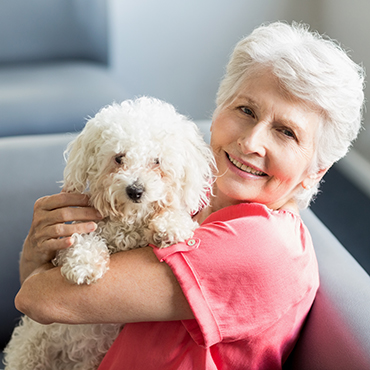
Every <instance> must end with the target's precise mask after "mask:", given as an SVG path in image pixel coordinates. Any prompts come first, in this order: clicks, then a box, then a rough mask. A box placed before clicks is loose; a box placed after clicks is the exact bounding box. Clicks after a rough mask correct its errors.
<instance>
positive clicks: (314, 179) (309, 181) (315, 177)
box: [301, 167, 330, 190]
mask: <svg viewBox="0 0 370 370" xmlns="http://www.w3.org/2000/svg"><path fill="white" fill-rule="evenodd" d="M329 168H330V167H328V168H324V169H322V170H319V171H318V172H316V173H314V174H311V175H308V176H307V177H306V178H305V179H304V180H303V181H302V183H301V185H302V187H303V188H304V189H307V190H308V189H311V188H312V187H313V186H315V185H316V184H318V183H319V182H320V181H321V179H322V178H323V176H324V175H325V174H326V172H328V170H329Z"/></svg>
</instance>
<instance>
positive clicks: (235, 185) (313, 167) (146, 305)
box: [16, 22, 363, 370]
mask: <svg viewBox="0 0 370 370" xmlns="http://www.w3.org/2000/svg"><path fill="white" fill-rule="evenodd" d="M362 105H363V71H362V69H361V68H360V67H359V66H358V65H356V64H355V63H353V62H352V61H351V60H350V58H349V57H348V56H347V55H346V54H345V52H343V51H342V50H341V49H340V47H339V46H337V45H336V44H335V43H333V42H331V41H329V40H325V39H323V38H322V37H320V36H319V35H318V34H316V33H311V32H309V31H308V29H307V27H306V26H303V25H298V24H293V25H292V26H289V25H287V24H284V23H279V22H278V23H273V24H270V25H267V26H261V27H259V28H257V29H256V30H255V31H254V32H253V33H252V34H251V35H250V36H248V37H246V38H245V39H243V40H241V41H240V42H239V43H238V44H237V46H236V48H235V50H234V53H233V54H232V56H231V60H230V62H229V65H228V67H227V72H226V76H225V78H224V79H223V81H222V83H221V86H220V89H219V92H218V96H217V109H216V111H215V113H214V117H213V122H212V127H211V146H212V149H213V151H214V154H215V158H216V161H217V165H218V169H219V173H218V175H217V177H216V181H215V184H214V197H212V199H211V205H210V206H209V207H208V208H205V209H202V210H200V211H199V213H198V214H197V215H196V216H194V217H195V218H196V220H197V221H198V222H199V223H200V225H201V226H200V227H199V228H198V229H197V230H196V232H195V235H194V240H195V243H194V242H192V243H180V244H177V245H174V246H171V247H169V248H167V249H162V250H159V249H156V248H152V247H146V248H142V249H137V250H132V251H128V252H121V253H117V254H115V255H114V256H112V258H111V266H110V270H109V272H108V273H107V274H106V275H105V276H104V277H103V278H102V279H101V280H100V281H99V282H98V283H96V284H93V285H91V286H73V285H70V284H68V283H67V282H66V281H65V280H64V279H63V278H62V277H61V274H60V271H59V269H58V268H54V267H53V266H52V265H51V264H50V260H51V259H52V258H53V257H54V254H55V251H56V250H58V249H62V248H68V247H69V246H70V245H71V238H70V236H71V235H72V234H73V233H74V232H79V233H81V232H89V231H92V230H93V229H94V228H95V227H96V225H95V223H94V220H98V219H99V215H98V214H97V212H96V211H95V210H94V209H92V208H90V207H89V206H88V199H86V198H85V197H84V196H80V195H76V194H63V193H61V194H57V195H53V196H50V197H46V198H42V199H41V200H39V201H38V202H37V203H36V205H35V210H34V219H33V223H32V226H31V230H30V233H29V235H28V237H27V239H26V241H25V244H24V249H23V254H22V258H21V264H20V272H21V279H22V282H23V284H22V288H21V290H20V292H19V294H18V296H17V298H16V305H17V307H18V308H19V309H20V310H21V311H22V312H24V313H26V314H27V315H28V316H30V317H31V318H34V319H35V320H37V321H39V322H41V323H44V324H48V323H52V322H60V323H72V324H77V323H79V324H83V323H107V322H119V323H126V324H127V325H125V327H124V329H123V330H122V332H121V334H120V335H119V337H118V338H117V340H116V341H115V342H114V344H113V346H112V347H111V349H110V350H109V351H108V353H107V355H106V356H105V358H104V360H103V362H102V364H101V366H100V368H99V369H100V370H106V369H118V368H119V369H161V370H163V369H186V370H188V369H221V368H222V369H233V370H235V369H259V370H261V369H269V370H271V369H281V367H282V364H283V363H284V361H285V359H286V358H287V357H288V355H289V353H290V352H291V350H292V348H293V347H294V344H295V342H296V340H297V337H298V335H299V331H300V328H301V326H302V324H303V322H304V320H305V317H306V315H307V313H308V312H309V310H310V307H311V305H312V302H313V300H314V298H315V294H316V291H317V288H318V286H319V276H318V267H317V262H316V258H315V252H314V249H313V246H312V243H311V238H310V235H309V232H308V231H307V229H306V227H305V226H304V225H303V223H302V220H301V218H300V216H299V209H300V208H305V207H307V205H308V204H309V202H310V200H311V199H312V197H313V196H314V195H315V194H316V193H317V190H318V185H319V182H320V180H321V178H322V177H323V175H324V174H325V173H326V171H327V170H328V168H329V167H330V166H331V165H332V164H333V163H334V162H335V161H337V160H338V159H340V158H341V157H342V156H343V155H345V153H346V152H347V150H348V148H349V146H350V144H351V142H352V140H354V139H355V137H356V135H357V133H358V131H359V129H360V125H361V115H362ZM72 206H74V207H72ZM76 206H77V207H76ZM72 220H79V221H82V222H81V223H78V224H66V222H68V221H72ZM61 237H62V238H61Z"/></svg>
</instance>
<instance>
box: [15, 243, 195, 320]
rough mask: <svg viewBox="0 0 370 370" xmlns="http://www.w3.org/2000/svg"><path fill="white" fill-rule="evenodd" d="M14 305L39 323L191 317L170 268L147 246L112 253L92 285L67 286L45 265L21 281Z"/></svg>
mask: <svg viewBox="0 0 370 370" xmlns="http://www.w3.org/2000/svg"><path fill="white" fill-rule="evenodd" d="M15 303H16V307H17V308H18V309H19V310H20V311H21V312H23V313H25V314H26V315H28V316H29V317H31V318H32V319H34V320H36V321H38V322H40V323H43V324H50V323H53V322H59V323H68V324H87V323H129V322H140V321H171V320H186V319H192V318H194V316H193V313H192V311H191V309H190V306H189V304H188V302H187V300H186V298H185V296H184V294H183V292H182V290H181V288H180V285H179V283H178V281H177V279H176V278H175V276H174V274H173V273H172V271H171V269H170V268H169V266H168V265H167V264H166V263H160V262H159V261H158V259H157V257H156V256H155V254H154V253H153V250H152V248H150V247H146V248H141V249H135V250H131V251H126V252H120V253H116V254H114V255H112V256H111V262H110V269H109V271H108V272H107V273H106V274H105V275H104V276H103V278H102V279H100V280H99V281H98V282H96V283H94V284H92V285H72V284H70V283H68V282H67V281H66V280H65V279H64V278H63V277H62V276H61V274H60V269H59V268H53V267H52V266H51V264H45V265H43V266H41V267H39V268H38V270H37V271H36V272H34V273H33V274H31V276H30V277H29V278H28V279H27V280H25V281H24V283H23V285H22V287H21V290H20V291H19V293H18V295H17V297H16V300H15Z"/></svg>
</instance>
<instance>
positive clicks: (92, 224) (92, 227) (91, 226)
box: [87, 222, 98, 233]
mask: <svg viewBox="0 0 370 370" xmlns="http://www.w3.org/2000/svg"><path fill="white" fill-rule="evenodd" d="M97 227H98V225H97V224H96V223H95V222H89V223H88V224H87V229H88V232H89V233H90V232H92V231H95V230H96V228H97Z"/></svg>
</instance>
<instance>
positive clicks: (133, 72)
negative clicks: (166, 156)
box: [110, 0, 290, 119]
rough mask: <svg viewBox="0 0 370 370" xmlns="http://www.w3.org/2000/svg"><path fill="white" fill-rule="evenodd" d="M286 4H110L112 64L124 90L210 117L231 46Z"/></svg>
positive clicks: (237, 0)
mask: <svg viewBox="0 0 370 370" xmlns="http://www.w3.org/2000/svg"><path fill="white" fill-rule="evenodd" d="M289 2H290V0H259V1H255V0H186V1H184V0H156V1H153V0H110V14H111V27H112V28H111V35H112V45H111V50H112V53H111V63H112V67H113V69H114V70H115V72H116V74H117V76H118V79H119V80H120V81H121V82H122V83H123V85H124V87H125V89H126V90H127V91H128V92H129V93H130V94H132V96H136V95H153V96H155V97H157V98H160V99H164V100H167V101H169V102H170V103H172V104H174V105H175V106H176V107H177V109H178V110H179V111H180V112H181V113H183V114H187V115H190V116H191V117H192V118H193V119H204V118H208V117H210V116H211V114H212V112H213V109H214V98H215V94H216V91H217V87H218V84H219V81H220V79H221V77H222V75H223V72H224V66H225V65H226V62H227V60H228V57H229V54H230V52H231V50H232V48H233V46H234V45H235V43H236V42H237V41H238V40H239V39H240V38H241V37H242V36H243V35H246V34H248V33H249V32H250V31H251V30H252V29H253V28H254V27H255V26H257V25H259V24H261V23H262V22H264V21H270V20H276V19H284V18H285V13H286V10H287V8H289V6H288V5H289Z"/></svg>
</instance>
